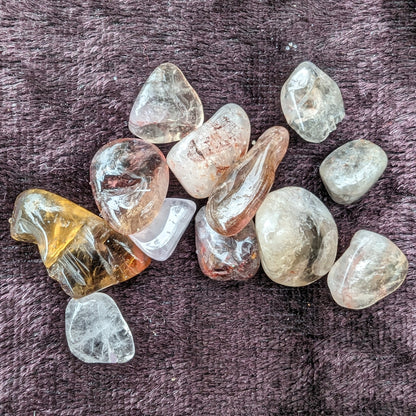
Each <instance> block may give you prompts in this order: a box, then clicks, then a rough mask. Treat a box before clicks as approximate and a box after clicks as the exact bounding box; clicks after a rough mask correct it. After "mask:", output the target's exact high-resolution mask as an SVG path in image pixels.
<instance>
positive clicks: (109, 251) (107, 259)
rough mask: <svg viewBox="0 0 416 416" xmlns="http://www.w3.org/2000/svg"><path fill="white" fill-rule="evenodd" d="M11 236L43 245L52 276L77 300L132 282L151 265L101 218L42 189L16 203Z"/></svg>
mask: <svg viewBox="0 0 416 416" xmlns="http://www.w3.org/2000/svg"><path fill="white" fill-rule="evenodd" d="M10 233H11V236H12V238H14V239H15V240H18V241H24V242H28V243H34V244H37V246H38V248H39V252H40V255H41V258H42V261H43V263H44V264H45V266H46V268H47V271H48V274H49V276H50V277H52V279H54V280H57V281H58V282H59V283H60V284H61V286H62V289H63V290H64V291H65V292H66V293H67V294H68V295H70V296H72V297H73V298H80V297H82V296H85V295H88V294H90V293H92V292H95V291H97V290H100V289H103V288H105V287H108V286H112V285H115V284H117V283H120V282H123V281H125V280H128V279H130V278H132V277H133V276H135V275H137V274H138V273H140V272H141V271H143V270H144V269H145V268H146V267H147V266H148V265H149V264H150V258H149V257H147V256H146V255H145V254H144V253H142V252H141V251H140V250H139V249H138V248H137V247H136V246H135V245H134V244H133V243H132V242H131V241H130V240H129V239H128V238H127V237H125V236H123V235H121V234H119V233H117V232H116V231H114V230H113V229H111V228H110V226H109V225H108V224H107V223H106V222H105V221H104V220H102V219H101V218H100V217H98V216H96V215H95V214H93V213H92V212H89V211H87V210H86V209H84V208H82V207H80V206H79V205H76V204H75V203H73V202H71V201H69V200H67V199H65V198H62V197H61V196H59V195H56V194H53V193H51V192H48V191H44V190H42V189H29V190H27V191H24V192H22V193H21V194H20V195H19V196H18V197H17V198H16V202H15V206H14V210H13V215H12V218H11V219H10Z"/></svg>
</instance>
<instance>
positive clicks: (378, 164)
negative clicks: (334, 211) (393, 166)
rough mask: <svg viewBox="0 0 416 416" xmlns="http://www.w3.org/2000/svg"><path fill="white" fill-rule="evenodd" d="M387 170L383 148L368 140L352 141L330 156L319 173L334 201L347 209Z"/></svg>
mask: <svg viewBox="0 0 416 416" xmlns="http://www.w3.org/2000/svg"><path fill="white" fill-rule="evenodd" d="M386 166H387V155H386V153H385V152H384V150H383V149H382V148H381V147H379V146H377V145H376V144H374V143H372V142H369V141H368V140H353V141H350V142H348V143H345V144H344V145H342V146H341V147H338V149H335V150H334V151H333V152H332V153H331V154H329V155H328V156H327V157H326V158H325V160H324V161H323V162H322V164H321V166H320V168H319V173H320V175H321V178H322V181H323V183H324V185H325V188H326V189H327V191H328V193H329V195H330V196H331V198H332V199H333V200H334V201H335V202H337V203H338V204H343V205H347V204H352V203H353V202H355V201H357V200H359V199H360V198H361V197H362V196H363V195H364V194H365V193H366V192H368V191H369V190H370V188H371V187H372V186H373V185H374V184H375V183H376V182H377V180H378V179H379V178H380V176H381V175H382V174H383V172H384V170H385V169H386Z"/></svg>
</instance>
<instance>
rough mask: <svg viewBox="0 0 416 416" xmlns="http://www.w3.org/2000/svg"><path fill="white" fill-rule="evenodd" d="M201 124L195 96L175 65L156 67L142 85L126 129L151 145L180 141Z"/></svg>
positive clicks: (198, 100) (201, 117) (202, 119)
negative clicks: (151, 143)
mask: <svg viewBox="0 0 416 416" xmlns="http://www.w3.org/2000/svg"><path fill="white" fill-rule="evenodd" d="M203 121H204V111H203V108H202V104H201V100H200V99H199V97H198V94H197V93H196V92H195V90H194V89H193V88H192V87H191V85H190V84H189V82H188V81H187V79H186V78H185V76H184V75H183V73H182V71H181V70H180V69H179V68H178V67H177V66H176V65H174V64H171V63H164V64H162V65H159V66H158V67H157V68H156V69H155V70H154V71H153V72H152V73H151V75H150V76H149V78H148V79H147V81H146V82H145V84H144V85H143V87H142V89H141V91H140V92H139V95H138V96H137V98H136V101H135V102H134V104H133V108H132V109H131V113H130V119H129V129H130V131H131V132H132V133H133V134H134V135H135V136H137V137H140V138H142V139H144V140H147V141H150V142H153V143H169V142H174V141H177V140H180V139H181V138H182V137H184V136H186V135H187V134H189V133H190V132H191V131H192V130H195V129H196V128H198V127H199V126H200V125H201V124H202V123H203Z"/></svg>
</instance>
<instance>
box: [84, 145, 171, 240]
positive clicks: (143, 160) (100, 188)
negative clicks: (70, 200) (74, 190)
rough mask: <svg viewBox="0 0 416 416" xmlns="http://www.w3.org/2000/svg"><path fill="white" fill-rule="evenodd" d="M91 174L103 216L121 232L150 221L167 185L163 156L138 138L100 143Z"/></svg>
mask: <svg viewBox="0 0 416 416" xmlns="http://www.w3.org/2000/svg"><path fill="white" fill-rule="evenodd" d="M90 175H91V187H92V191H93V195H94V198H95V202H96V203H97V206H98V209H99V210H100V213H101V215H102V217H103V218H104V219H105V220H106V221H108V223H109V224H110V225H111V226H112V227H113V228H114V229H115V230H116V231H118V232H119V233H121V234H124V235H130V234H134V233H136V232H137V231H140V230H142V229H143V228H144V227H146V226H147V225H148V224H150V223H151V222H152V221H153V219H154V218H155V217H156V215H157V214H158V213H159V211H160V208H161V207H162V204H163V201H164V200H165V197H166V193H167V191H168V186H169V168H168V165H167V163H166V159H165V156H164V155H163V153H162V152H161V151H160V150H159V149H158V148H157V147H156V146H155V145H153V144H151V143H147V142H145V141H144V140H140V139H119V140H114V141H112V142H110V143H108V144H106V145H105V146H103V147H102V148H101V149H100V150H98V152H97V153H96V154H95V156H94V158H93V159H92V162H91V170H90Z"/></svg>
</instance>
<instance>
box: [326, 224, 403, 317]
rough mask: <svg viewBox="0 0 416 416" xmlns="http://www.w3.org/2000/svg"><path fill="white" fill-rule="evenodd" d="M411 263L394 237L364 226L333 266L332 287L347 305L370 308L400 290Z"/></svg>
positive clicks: (341, 303)
mask: <svg viewBox="0 0 416 416" xmlns="http://www.w3.org/2000/svg"><path fill="white" fill-rule="evenodd" d="M408 267H409V264H408V262H407V258H406V256H405V255H404V254H403V253H402V251H401V250H400V249H399V248H398V247H397V246H396V245H395V244H394V243H393V242H392V241H391V240H389V239H388V238H386V237H384V236H382V235H380V234H377V233H373V232H371V231H367V230H360V231H357V232H356V233H355V234H354V236H353V238H352V240H351V244H350V246H349V247H348V249H347V250H346V251H345V253H344V254H343V255H342V256H341V257H340V258H339V259H338V260H337V261H336V263H335V264H334V265H333V267H332V268H331V270H330V272H329V274H328V286H329V290H330V291H331V295H332V297H333V298H334V300H335V302H337V303H338V304H339V305H341V306H344V307H345V308H350V309H363V308H367V307H369V306H371V305H373V304H374V303H376V302H378V301H379V300H380V299H383V298H384V297H386V296H388V295H390V293H393V292H394V291H395V290H397V289H398V288H399V286H400V285H401V284H402V283H403V281H404V279H405V277H406V274H407V270H408Z"/></svg>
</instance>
